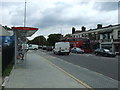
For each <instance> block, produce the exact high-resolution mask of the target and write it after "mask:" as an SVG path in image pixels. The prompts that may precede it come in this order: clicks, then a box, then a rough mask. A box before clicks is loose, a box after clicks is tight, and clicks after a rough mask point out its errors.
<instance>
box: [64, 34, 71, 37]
mask: <svg viewBox="0 0 120 90" xmlns="http://www.w3.org/2000/svg"><path fill="white" fill-rule="evenodd" d="M64 37H72V36H71V34H66V35H65V36H64Z"/></svg>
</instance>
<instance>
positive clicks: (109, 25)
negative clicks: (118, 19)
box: [88, 24, 120, 31]
mask: <svg viewBox="0 0 120 90" xmlns="http://www.w3.org/2000/svg"><path fill="white" fill-rule="evenodd" d="M115 26H120V24H117V25H108V26H105V27H102V28H99V29H105V28H109V27H115ZM93 30H98V28H95V29H89V30H88V31H93Z"/></svg>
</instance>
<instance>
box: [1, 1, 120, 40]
mask: <svg viewBox="0 0 120 90" xmlns="http://www.w3.org/2000/svg"><path fill="white" fill-rule="evenodd" d="M26 1H27V4H26V6H27V15H26V26H27V27H37V28H39V30H38V31H37V32H36V33H35V34H34V35H33V36H32V37H31V38H30V39H33V38H34V37H35V36H38V35H44V36H45V37H47V36H48V35H49V34H54V33H62V34H67V33H70V34H71V28H72V27H75V28H76V29H77V30H80V29H81V26H85V27H86V28H87V29H92V28H96V25H97V24H103V26H107V25H110V24H112V25H115V24H118V0H109V1H104V2H103V1H102V0H101V1H100V0H99V1H97V2H96V1H94V0H89V1H88V0H26ZM0 11H2V12H0V17H1V19H0V23H1V24H2V25H7V26H10V27H12V26H23V20H24V0H2V3H1V4H0Z"/></svg>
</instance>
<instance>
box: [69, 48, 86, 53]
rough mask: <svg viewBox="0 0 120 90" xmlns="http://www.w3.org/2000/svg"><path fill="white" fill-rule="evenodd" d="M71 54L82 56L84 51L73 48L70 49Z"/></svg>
mask: <svg viewBox="0 0 120 90" xmlns="http://www.w3.org/2000/svg"><path fill="white" fill-rule="evenodd" d="M71 52H72V53H81V54H83V53H84V50H82V49H80V48H77V47H74V48H72V49H71Z"/></svg>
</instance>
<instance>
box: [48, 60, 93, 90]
mask: <svg viewBox="0 0 120 90" xmlns="http://www.w3.org/2000/svg"><path fill="white" fill-rule="evenodd" d="M46 61H48V60H47V59H46ZM48 62H49V63H50V64H51V65H53V66H55V67H56V68H57V69H59V70H60V71H62V72H64V73H66V74H67V75H68V76H70V77H72V78H73V79H74V80H76V81H77V82H79V83H81V84H82V85H84V86H85V87H87V88H89V89H90V90H95V89H93V88H92V87H90V86H89V85H87V84H86V83H84V82H82V81H81V80H79V79H77V78H76V77H74V76H73V75H71V74H70V73H68V72H66V71H65V70H63V69H62V68H60V67H58V66H57V65H55V64H54V63H52V62H50V61H48Z"/></svg>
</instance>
